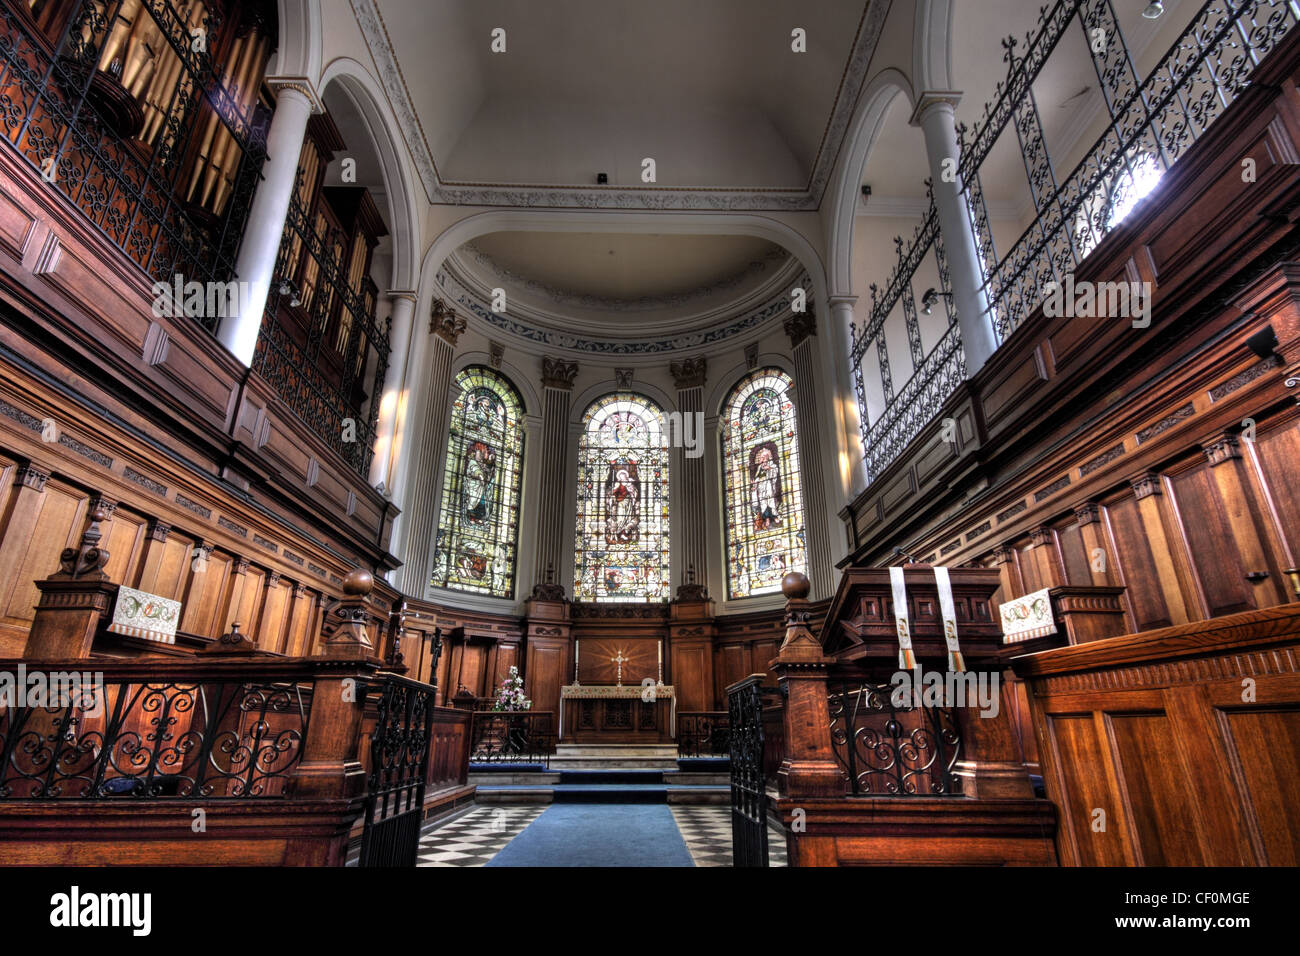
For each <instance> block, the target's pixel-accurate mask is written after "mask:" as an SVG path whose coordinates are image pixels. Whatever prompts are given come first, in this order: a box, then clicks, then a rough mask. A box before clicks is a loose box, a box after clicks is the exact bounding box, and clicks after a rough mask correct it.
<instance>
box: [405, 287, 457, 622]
mask: <svg viewBox="0 0 1300 956" xmlns="http://www.w3.org/2000/svg"><path fill="white" fill-rule="evenodd" d="M464 331H465V320H464V319H462V318H460V317H458V316H457V315H456V314H455V313H454V312H453V311H451V309H449V308H447V307H446V305H445V304H444V303H443V302H442V300H440V299H437V300H434V303H433V310H432V314H431V316H430V322H429V334H430V337H431V342H430V348H429V361H428V363H427V365H426V366H425V367H424V368H423V369H422V370H421V374H422V375H423V376H425V377H426V378H427V381H428V383H429V386H428V388H427V389H426V390H425V393H424V408H423V410H422V414H421V415H420V416H419V417H418V418H416V419H414V422H415V425H416V427H415V428H413V429H412V436H411V437H412V441H413V444H414V446H415V447H414V448H413V449H412V456H411V463H412V466H413V467H412V468H411V479H410V481H411V485H410V489H409V492H408V494H407V497H406V507H405V509H404V511H405V516H406V518H407V521H408V523H407V528H406V534H405V538H404V550H405V552H406V554H405V555H404V560H405V564H404V565H403V567H402V578H401V588H402V591H403V592H405V593H406V594H413V595H416V596H423V595H424V591H425V588H426V587H427V586H428V583H429V562H430V559H431V557H432V552H433V545H434V535H435V529H436V528H437V522H438V505H439V501H438V491H439V489H440V488H441V487H442V467H441V466H442V457H443V455H442V452H443V448H444V447H445V446H446V443H447V412H448V397H449V394H450V392H451V367H452V357H453V356H454V355H455V353H456V342H457V340H458V339H459V338H460V336H461V334H462V333H463V332H464Z"/></svg>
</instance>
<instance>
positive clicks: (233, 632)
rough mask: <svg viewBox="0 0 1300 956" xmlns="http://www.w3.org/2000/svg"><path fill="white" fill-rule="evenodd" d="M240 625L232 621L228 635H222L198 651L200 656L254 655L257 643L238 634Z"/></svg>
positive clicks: (245, 635)
mask: <svg viewBox="0 0 1300 956" xmlns="http://www.w3.org/2000/svg"><path fill="white" fill-rule="evenodd" d="M239 628H240V624H239V622H238V621H234V622H232V623H231V625H230V633H229V634H222V635H221V636H220V637H219V638H217V639H216V640H215V641H213V642H212V643H211V644H209V645H208V646H207V647H204V648H202V649H200V650H199V652H198V653H200V654H213V655H216V654H226V655H233V654H256V653H258V651H257V642H256V641H254V640H253V639H252V638H251V637H249V636H248V635H247V634H240V633H239Z"/></svg>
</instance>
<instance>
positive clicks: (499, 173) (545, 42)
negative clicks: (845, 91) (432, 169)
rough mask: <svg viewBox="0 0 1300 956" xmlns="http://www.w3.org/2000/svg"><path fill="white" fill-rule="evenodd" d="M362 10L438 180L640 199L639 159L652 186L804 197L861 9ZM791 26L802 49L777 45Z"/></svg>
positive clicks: (746, 0)
mask: <svg viewBox="0 0 1300 956" xmlns="http://www.w3.org/2000/svg"><path fill="white" fill-rule="evenodd" d="M375 8H376V10H377V13H378V17H379V20H380V21H381V24H382V28H383V38H384V41H385V43H386V45H387V47H388V49H389V50H390V51H391V54H392V57H393V60H394V62H395V64H396V67H397V70H398V71H399V72H400V75H401V80H402V83H403V84H404V86H405V89H406V91H407V93H408V95H409V98H410V103H411V105H412V106H413V108H414V110H415V113H416V115H417V116H418V118H419V125H420V129H419V131H418V135H419V137H420V139H421V140H422V141H423V145H425V146H427V149H428V151H429V153H430V155H431V157H432V160H433V162H434V164H435V165H436V167H437V173H438V176H439V178H440V179H441V180H442V182H444V183H448V184H456V183H461V184H510V185H542V186H561V185H582V186H590V185H594V184H595V183H596V174H597V173H600V172H604V173H607V174H608V177H609V184H610V185H611V186H614V187H620V186H621V187H629V186H631V187H641V186H643V185H645V184H644V183H643V180H642V168H643V166H642V161H643V160H644V159H645V158H647V157H649V158H653V159H654V160H655V165H656V170H655V172H656V185H658V186H661V187H674V188H738V187H757V188H777V189H806V188H807V187H808V184H809V181H810V179H811V178H812V174H813V170H814V167H815V165H816V163H817V160H818V156H819V153H820V152H821V151H822V150H823V148H824V147H825V146H826V142H825V141H826V139H827V136H826V133H827V129H828V126H829V120H830V118H831V115H832V112H833V110H834V109H835V106H836V102H837V98H838V97H839V96H840V87H841V81H842V80H843V79H844V77H845V73H846V66H847V65H848V60H849V57H850V54H851V52H852V50H853V47H854V42H855V39H856V37H857V34H858V31H859V27H860V26H861V25H862V23H863V20H864V16H863V15H864V11H865V10H866V8H867V3H866V2H864V0H837V2H822V3H812V4H809V3H798V2H791V0H708V2H700V0H653V2H648V3H641V2H609V0H547V2H544V3H542V2H537V0H435V2H429V0H376V2H375ZM796 27H797V28H801V29H803V30H805V31H806V36H807V52H806V53H795V52H793V51H792V49H791V31H792V30H793V29H794V28H796ZM495 30H502V31H504V37H503V38H501V37H498V43H500V42H502V39H503V42H504V45H505V50H504V52H493V49H492V47H493V41H494V31H495ZM372 47H373V43H372ZM853 94H856V89H855V90H852V91H850V95H853ZM832 145H834V144H832Z"/></svg>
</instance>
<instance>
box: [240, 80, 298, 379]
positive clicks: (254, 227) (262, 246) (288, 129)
mask: <svg viewBox="0 0 1300 956" xmlns="http://www.w3.org/2000/svg"><path fill="white" fill-rule="evenodd" d="M319 102H320V101H319V100H317V99H316V97H315V95H314V94H312V93H311V91H310V90H309V89H308V88H307V87H305V86H301V85H299V84H296V83H295V84H293V85H289V86H282V87H280V88H279V90H278V92H277V93H276V98H275V115H274V117H272V119H271V129H270V132H269V133H267V138H266V154H267V156H266V162H265V163H263V164H262V182H261V184H260V185H259V186H258V187H257V195H255V196H254V197H253V208H252V209H251V210H249V213H248V222H247V224H246V225H245V226H244V239H243V244H242V245H241V246H240V247H239V258H238V259H236V260H235V272H236V274H237V276H238V278H239V281H240V282H244V283H247V285H246V286H245V288H246V289H247V290H248V294H247V295H241V296H240V297H239V301H240V309H239V312H238V313H237V314H236V315H233V316H228V317H226V318H225V319H224V320H222V322H221V327H220V328H219V329H218V331H217V339H218V340H219V341H220V342H221V344H222V345H224V346H225V347H226V348H228V349H229V350H230V351H231V352H232V353H234V356H235V358H237V359H239V361H241V362H243V363H244V365H246V366H247V365H251V364H252V363H253V353H254V351H256V349H257V334H258V332H259V331H260V330H261V328H262V314H263V312H265V311H266V294H267V292H268V291H269V290H270V288H271V283H272V282H273V281H274V280H275V278H276V276H275V264H276V261H277V260H278V259H279V253H280V237H281V235H283V233H284V217H285V214H286V213H287V212H288V211H289V200H290V198H291V197H292V196H293V190H294V187H295V185H296V184H297V181H298V156H299V155H300V154H301V153H302V140H303V136H305V135H306V133H307V120H308V118H309V117H310V116H311V114H312V112H313V111H314V110H315V107H316V104H318V103H319Z"/></svg>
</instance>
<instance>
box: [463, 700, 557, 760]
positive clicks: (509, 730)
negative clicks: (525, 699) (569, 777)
mask: <svg viewBox="0 0 1300 956" xmlns="http://www.w3.org/2000/svg"><path fill="white" fill-rule="evenodd" d="M470 732H471V737H470V751H469V759H470V762H471V763H539V764H541V765H542V766H548V765H549V764H550V760H551V754H553V753H555V743H556V732H555V714H554V713H552V712H551V711H531V710H530V711H490V710H480V711H475V712H474V717H473V726H472V728H471V731H470Z"/></svg>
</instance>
